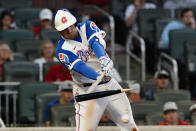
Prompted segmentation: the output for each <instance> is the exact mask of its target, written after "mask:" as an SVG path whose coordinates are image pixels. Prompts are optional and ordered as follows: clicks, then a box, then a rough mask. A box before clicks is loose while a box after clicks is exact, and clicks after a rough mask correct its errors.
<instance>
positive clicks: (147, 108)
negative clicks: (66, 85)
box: [131, 101, 162, 125]
mask: <svg viewBox="0 0 196 131" xmlns="http://www.w3.org/2000/svg"><path fill="white" fill-rule="evenodd" d="M131 107H132V111H133V117H134V119H135V121H136V123H137V124H139V125H141V124H144V123H145V117H146V115H147V114H149V113H151V112H157V111H159V112H160V111H162V105H161V104H160V103H157V102H148V101H144V102H136V103H131Z"/></svg>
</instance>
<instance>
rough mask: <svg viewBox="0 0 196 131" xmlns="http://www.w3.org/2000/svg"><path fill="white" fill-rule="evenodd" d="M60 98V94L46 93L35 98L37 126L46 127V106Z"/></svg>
mask: <svg viewBox="0 0 196 131" xmlns="http://www.w3.org/2000/svg"><path fill="white" fill-rule="evenodd" d="M59 97H60V94H59V93H56V92H55V93H45V94H41V95H38V96H36V98H35V120H36V124H38V125H39V126H42V125H44V113H45V109H46V105H47V104H48V103H49V102H50V101H52V100H55V99H57V98H59Z"/></svg>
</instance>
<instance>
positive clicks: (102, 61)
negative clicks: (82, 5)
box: [53, 9, 139, 131]
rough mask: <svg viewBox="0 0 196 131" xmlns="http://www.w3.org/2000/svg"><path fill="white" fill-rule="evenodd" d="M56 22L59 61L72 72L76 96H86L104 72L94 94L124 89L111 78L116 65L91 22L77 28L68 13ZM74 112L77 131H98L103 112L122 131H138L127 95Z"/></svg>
mask: <svg viewBox="0 0 196 131" xmlns="http://www.w3.org/2000/svg"><path fill="white" fill-rule="evenodd" d="M53 20H54V27H55V29H56V30H57V31H58V32H59V33H60V34H61V37H60V40H59V42H58V46H57V51H56V57H57V59H58V60H59V61H60V62H61V63H62V64H63V65H64V66H65V67H66V68H68V69H69V70H70V72H71V75H72V78H73V81H74V83H75V85H74V88H73V95H74V96H76V95H81V94H85V93H86V92H87V91H88V89H89V87H90V86H91V85H92V83H93V82H94V81H95V80H97V79H98V78H99V77H100V72H101V71H106V72H107V76H108V77H104V78H103V81H101V82H100V83H99V84H98V86H97V87H96V88H95V89H94V90H93V92H98V91H106V90H115V89H121V87H120V85H119V84H118V82H117V81H116V80H114V79H113V78H111V77H110V76H109V74H110V68H111V67H112V66H113V62H112V60H111V59H110V58H109V57H108V56H107V55H106V53H105V48H106V44H105V41H104V39H103V38H104V36H105V32H104V31H102V30H100V29H99V28H98V27H97V26H96V24H95V23H94V22H92V21H86V22H83V23H78V24H76V22H77V21H76V18H75V17H74V16H73V15H72V14H71V13H70V12H69V11H68V10H67V9H59V10H57V11H56V12H55V13H54V18H53ZM94 56H96V59H97V60H94ZM92 59H93V60H92ZM75 108H76V131H95V130H96V128H97V126H98V124H99V121H100V118H101V116H102V114H103V113H104V111H106V112H107V114H108V116H109V117H110V119H111V120H112V121H114V122H115V123H116V124H117V125H118V126H119V127H120V128H121V130H122V131H139V130H138V128H137V126H136V124H135V122H134V119H133V115H132V110H131V107H130V103H129V100H128V98H127V97H126V95H125V93H120V94H116V95H112V96H108V97H103V98H99V99H93V100H88V101H82V102H75Z"/></svg>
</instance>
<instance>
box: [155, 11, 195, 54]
mask: <svg viewBox="0 0 196 131" xmlns="http://www.w3.org/2000/svg"><path fill="white" fill-rule="evenodd" d="M180 17H181V19H180V20H178V21H171V22H170V23H168V24H167V25H166V27H165V28H164V29H163V32H162V34H161V41H160V45H159V47H160V48H161V49H163V50H165V51H166V52H167V50H168V48H169V32H170V31H172V30H176V29H183V28H191V29H195V27H196V25H195V18H194V13H193V11H192V9H190V8H185V9H183V10H182V12H181V14H180Z"/></svg>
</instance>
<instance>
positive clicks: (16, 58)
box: [13, 52, 27, 61]
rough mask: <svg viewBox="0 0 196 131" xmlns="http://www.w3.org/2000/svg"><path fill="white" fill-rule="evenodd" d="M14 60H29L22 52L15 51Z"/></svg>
mask: <svg viewBox="0 0 196 131" xmlns="http://www.w3.org/2000/svg"><path fill="white" fill-rule="evenodd" d="M13 55H14V61H27V59H26V57H25V56H24V55H23V54H22V53H21V52H14V53H13Z"/></svg>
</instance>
